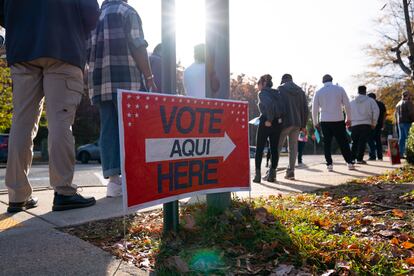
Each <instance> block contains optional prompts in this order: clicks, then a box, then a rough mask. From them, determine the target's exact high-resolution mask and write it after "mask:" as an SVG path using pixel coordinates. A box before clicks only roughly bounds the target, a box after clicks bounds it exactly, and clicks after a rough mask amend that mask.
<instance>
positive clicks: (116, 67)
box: [88, 0, 157, 197]
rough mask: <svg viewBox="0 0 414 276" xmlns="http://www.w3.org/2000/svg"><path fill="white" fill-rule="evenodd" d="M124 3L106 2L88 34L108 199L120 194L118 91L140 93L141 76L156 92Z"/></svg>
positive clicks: (135, 20) (136, 21)
mask: <svg viewBox="0 0 414 276" xmlns="http://www.w3.org/2000/svg"><path fill="white" fill-rule="evenodd" d="M127 2H128V1H127V0H122V1H121V0H105V1H104V2H103V3H102V7H101V15H100V17H99V21H98V24H97V26H96V29H95V30H93V31H92V33H91V39H90V49H89V50H88V58H89V60H88V62H89V78H88V79H89V95H90V97H91V99H92V103H93V104H96V105H97V106H98V108H99V113H100V119H101V133H100V146H101V160H102V171H103V176H104V178H109V182H108V185H107V193H106V195H107V197H118V196H121V195H122V188H121V177H120V175H121V163H120V152H119V134H118V105H117V90H118V89H126V90H139V89H140V87H141V81H142V80H141V75H143V76H144V79H145V87H146V88H147V89H148V90H149V91H157V86H156V85H155V83H154V76H153V75H152V72H151V67H150V65H149V61H148V53H147V46H148V44H147V42H146V41H145V38H144V32H143V30H142V22H141V18H140V16H139V15H138V13H137V11H136V10H135V9H134V8H132V7H131V6H130V5H128V4H127Z"/></svg>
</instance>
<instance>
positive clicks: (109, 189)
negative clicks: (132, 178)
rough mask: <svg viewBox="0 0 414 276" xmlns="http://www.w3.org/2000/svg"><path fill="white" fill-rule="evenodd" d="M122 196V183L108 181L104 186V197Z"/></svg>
mask: <svg viewBox="0 0 414 276" xmlns="http://www.w3.org/2000/svg"><path fill="white" fill-rule="evenodd" d="M120 196H122V185H121V184H117V183H115V182H108V185H107V186H106V197H120Z"/></svg>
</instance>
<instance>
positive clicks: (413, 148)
mask: <svg viewBox="0 0 414 276" xmlns="http://www.w3.org/2000/svg"><path fill="white" fill-rule="evenodd" d="M405 152H406V154H407V162H408V163H410V164H414V127H411V128H410V133H409V134H408V138H407V144H406V146H405ZM400 154H402V153H400Z"/></svg>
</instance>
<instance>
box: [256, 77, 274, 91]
mask: <svg viewBox="0 0 414 276" xmlns="http://www.w3.org/2000/svg"><path fill="white" fill-rule="evenodd" d="M257 84H262V85H263V86H264V87H267V88H271V87H272V86H273V82H272V76H271V75H269V74H266V75H263V76H261V77H260V79H259V81H258V82H257Z"/></svg>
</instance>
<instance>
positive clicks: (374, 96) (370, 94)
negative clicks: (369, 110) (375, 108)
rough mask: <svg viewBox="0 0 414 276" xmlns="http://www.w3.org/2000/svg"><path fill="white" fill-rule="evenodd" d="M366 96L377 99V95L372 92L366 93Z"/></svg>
mask: <svg viewBox="0 0 414 276" xmlns="http://www.w3.org/2000/svg"><path fill="white" fill-rule="evenodd" d="M367 96H368V97H370V98H373V99H374V100H375V99H377V95H375V94H374V93H368V95H367Z"/></svg>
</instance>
